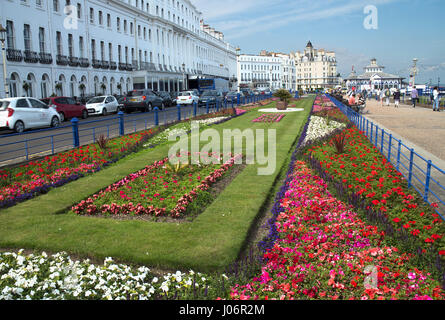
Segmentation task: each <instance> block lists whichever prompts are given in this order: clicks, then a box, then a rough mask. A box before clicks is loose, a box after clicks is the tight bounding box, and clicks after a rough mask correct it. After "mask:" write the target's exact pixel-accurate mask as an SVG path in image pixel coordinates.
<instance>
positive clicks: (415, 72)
mask: <svg viewBox="0 0 445 320" xmlns="http://www.w3.org/2000/svg"><path fill="white" fill-rule="evenodd" d="M417 61H419V60H418V59H416V58H414V59H413V63H414V65H413V68H412V73H413V87H414V86H415V85H416V75H417Z"/></svg>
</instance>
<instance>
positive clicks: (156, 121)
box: [154, 107, 159, 126]
mask: <svg viewBox="0 0 445 320" xmlns="http://www.w3.org/2000/svg"><path fill="white" fill-rule="evenodd" d="M154 112H155V126H159V108H158V107H155V108H154Z"/></svg>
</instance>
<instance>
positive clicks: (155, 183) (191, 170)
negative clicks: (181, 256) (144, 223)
mask: <svg viewBox="0 0 445 320" xmlns="http://www.w3.org/2000/svg"><path fill="white" fill-rule="evenodd" d="M189 156H190V154H189ZM209 156H210V157H213V158H215V160H216V161H220V155H213V154H212V155H209ZM238 157H239V156H235V157H232V158H231V159H229V160H228V161H227V162H226V163H224V164H222V165H221V164H209V165H193V164H192V165H186V166H183V167H179V166H178V167H174V166H172V165H171V164H170V163H169V162H170V161H169V158H165V159H163V160H161V161H158V162H155V163H154V164H153V165H150V166H147V167H145V168H144V169H142V170H140V171H138V172H136V173H133V174H130V175H128V176H127V177H125V178H124V179H122V180H121V181H119V182H116V183H114V184H112V185H110V186H109V187H107V188H106V189H105V190H102V191H101V192H99V193H98V194H95V195H93V196H91V197H90V198H88V199H87V200H84V201H82V202H80V203H79V204H77V205H75V206H73V208H72V210H73V212H75V213H76V214H79V215H97V214H102V215H120V214H123V215H130V214H131V215H137V216H140V215H154V216H171V217H173V218H180V217H182V216H183V215H184V214H185V213H186V212H187V210H188V208H189V206H190V205H191V204H193V203H194V202H196V201H198V200H199V201H201V204H204V203H206V202H207V200H209V199H208V197H207V196H208V193H207V192H206V191H207V190H208V189H209V188H210V186H211V185H212V184H214V183H215V182H216V181H217V180H218V179H220V178H221V177H222V176H223V175H224V174H225V173H226V172H227V171H228V170H230V168H231V167H232V166H233V165H234V163H235V161H236V160H237V159H238ZM201 159H202V158H201ZM212 162H213V161H212Z"/></svg>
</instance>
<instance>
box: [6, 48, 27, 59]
mask: <svg viewBox="0 0 445 320" xmlns="http://www.w3.org/2000/svg"><path fill="white" fill-rule="evenodd" d="M6 58H7V59H8V61H14V62H20V61H22V60H23V53H22V51H21V50H17V49H11V48H8V49H6Z"/></svg>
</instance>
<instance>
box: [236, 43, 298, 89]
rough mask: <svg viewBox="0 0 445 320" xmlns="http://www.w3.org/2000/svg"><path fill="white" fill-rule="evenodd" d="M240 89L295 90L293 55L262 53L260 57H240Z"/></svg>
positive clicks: (238, 75)
mask: <svg viewBox="0 0 445 320" xmlns="http://www.w3.org/2000/svg"><path fill="white" fill-rule="evenodd" d="M237 77H238V79H239V80H240V88H251V89H255V88H269V89H272V90H276V89H281V88H285V89H287V90H294V89H295V62H294V59H293V56H292V55H287V54H283V53H274V52H267V51H264V50H263V51H261V53H260V54H259V55H254V54H241V55H239V57H238V74H237Z"/></svg>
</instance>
